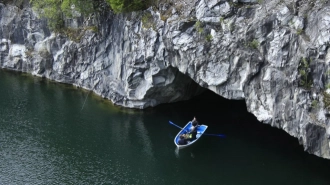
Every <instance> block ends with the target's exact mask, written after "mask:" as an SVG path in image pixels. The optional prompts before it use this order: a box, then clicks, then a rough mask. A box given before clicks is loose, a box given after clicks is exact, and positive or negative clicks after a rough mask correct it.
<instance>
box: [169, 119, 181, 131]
mask: <svg viewBox="0 0 330 185" xmlns="http://www.w3.org/2000/svg"><path fill="white" fill-rule="evenodd" d="M169 123H170V124H172V125H174V126H176V127H178V128H179V129H182V127H180V126H178V125H176V124H174V123H173V122H172V121H169Z"/></svg>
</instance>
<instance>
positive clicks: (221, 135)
mask: <svg viewBox="0 0 330 185" xmlns="http://www.w3.org/2000/svg"><path fill="white" fill-rule="evenodd" d="M168 122H169V123H170V124H171V125H173V126H176V127H178V128H179V129H182V127H180V126H178V125H176V124H174V123H173V122H172V121H168ZM203 135H206V136H218V137H222V138H225V137H226V136H225V135H223V134H203Z"/></svg>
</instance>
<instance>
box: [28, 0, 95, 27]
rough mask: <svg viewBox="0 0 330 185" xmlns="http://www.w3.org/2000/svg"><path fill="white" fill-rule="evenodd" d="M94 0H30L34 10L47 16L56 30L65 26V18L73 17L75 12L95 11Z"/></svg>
mask: <svg viewBox="0 0 330 185" xmlns="http://www.w3.org/2000/svg"><path fill="white" fill-rule="evenodd" d="M96 2H97V1H93V0H61V1H59V0H30V3H31V4H32V8H33V10H34V11H36V12H38V14H39V16H40V17H43V18H46V19H47V21H48V26H49V27H50V29H52V30H54V31H59V30H61V29H62V28H63V27H64V18H65V17H72V16H73V13H74V12H79V13H81V14H83V15H88V14H90V13H92V12H94V11H95V9H94V8H95V6H94V5H95V3H96Z"/></svg>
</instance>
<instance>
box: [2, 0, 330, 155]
mask: <svg viewBox="0 0 330 185" xmlns="http://www.w3.org/2000/svg"><path fill="white" fill-rule="evenodd" d="M66 24H67V25H68V26H70V27H72V28H76V29H77V30H79V31H78V32H76V34H75V35H74V36H73V37H72V36H71V37H66V36H63V35H59V34H55V33H53V32H51V31H50V30H49V29H48V28H47V23H46V21H45V20H42V19H39V18H38V16H37V14H36V13H35V12H33V11H32V10H31V8H30V6H29V4H28V3H27V2H25V4H23V5H21V6H20V7H18V6H15V5H10V4H2V3H0V28H1V29H0V66H1V68H6V69H10V70H16V71H23V72H27V73H31V74H33V75H36V76H41V77H46V78H49V79H51V80H55V81H58V82H62V83H69V84H73V85H75V86H79V87H82V88H85V89H89V90H92V91H94V92H95V93H97V94H99V95H100V96H102V97H104V98H107V99H109V100H111V101H112V102H113V103H114V104H117V105H120V106H124V107H130V108H139V109H143V108H146V107H150V106H156V105H158V104H160V103H168V102H175V101H179V100H184V99H189V98H191V97H193V96H195V95H196V94H198V93H199V92H201V91H202V90H203V89H205V88H206V89H210V90H212V91H214V92H215V93H216V94H218V95H219V96H222V97H225V98H228V99H244V100H245V102H246V105H247V109H248V111H249V112H251V113H252V114H254V115H255V116H256V117H257V119H258V120H259V121H261V122H263V123H266V124H270V125H272V126H274V127H277V128H281V129H283V130H285V131H286V132H287V133H289V134H290V135H292V136H294V137H296V138H298V140H299V142H300V143H301V144H302V145H303V146H304V149H305V150H306V151H307V152H309V153H313V154H315V155H317V156H320V157H323V158H330V147H329V145H330V139H329V135H330V128H329V115H330V113H329V110H328V109H329V106H330V95H329V94H328V93H330V80H329V77H330V68H329V62H330V49H329V41H330V3H328V1H324V0H315V1H307V0H305V1H304V0H264V1H257V0H231V1H225V0H182V1H180V2H177V1H173V2H170V1H166V2H163V3H159V5H158V6H157V7H152V8H149V9H148V10H145V11H142V12H133V13H130V14H125V15H122V14H121V15H115V14H112V13H111V12H108V13H104V14H101V13H100V14H95V15H93V16H91V17H87V18H86V17H85V18H84V17H80V16H79V14H77V16H76V17H75V18H73V19H68V20H66ZM95 25H96V26H97V30H96V31H95V29H88V28H91V27H92V26H95ZM81 27H83V28H85V29H81Z"/></svg>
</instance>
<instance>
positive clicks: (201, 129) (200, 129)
mask: <svg viewBox="0 0 330 185" xmlns="http://www.w3.org/2000/svg"><path fill="white" fill-rule="evenodd" d="M191 126H192V122H191V121H189V122H188V123H187V124H186V126H185V127H183V128H182V129H181V130H180V132H179V133H178V134H177V135H176V136H175V138H174V143H175V145H176V146H177V148H179V149H182V148H187V147H189V146H191V145H193V144H194V143H195V142H196V141H197V140H199V139H200V138H201V136H202V135H203V134H204V132H205V130H206V129H207V127H208V126H207V125H200V126H199V127H197V136H196V139H195V140H193V141H190V142H189V143H188V144H186V145H179V144H178V141H179V138H180V135H181V134H185V133H187V132H188V131H189V128H190V127H191Z"/></svg>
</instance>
